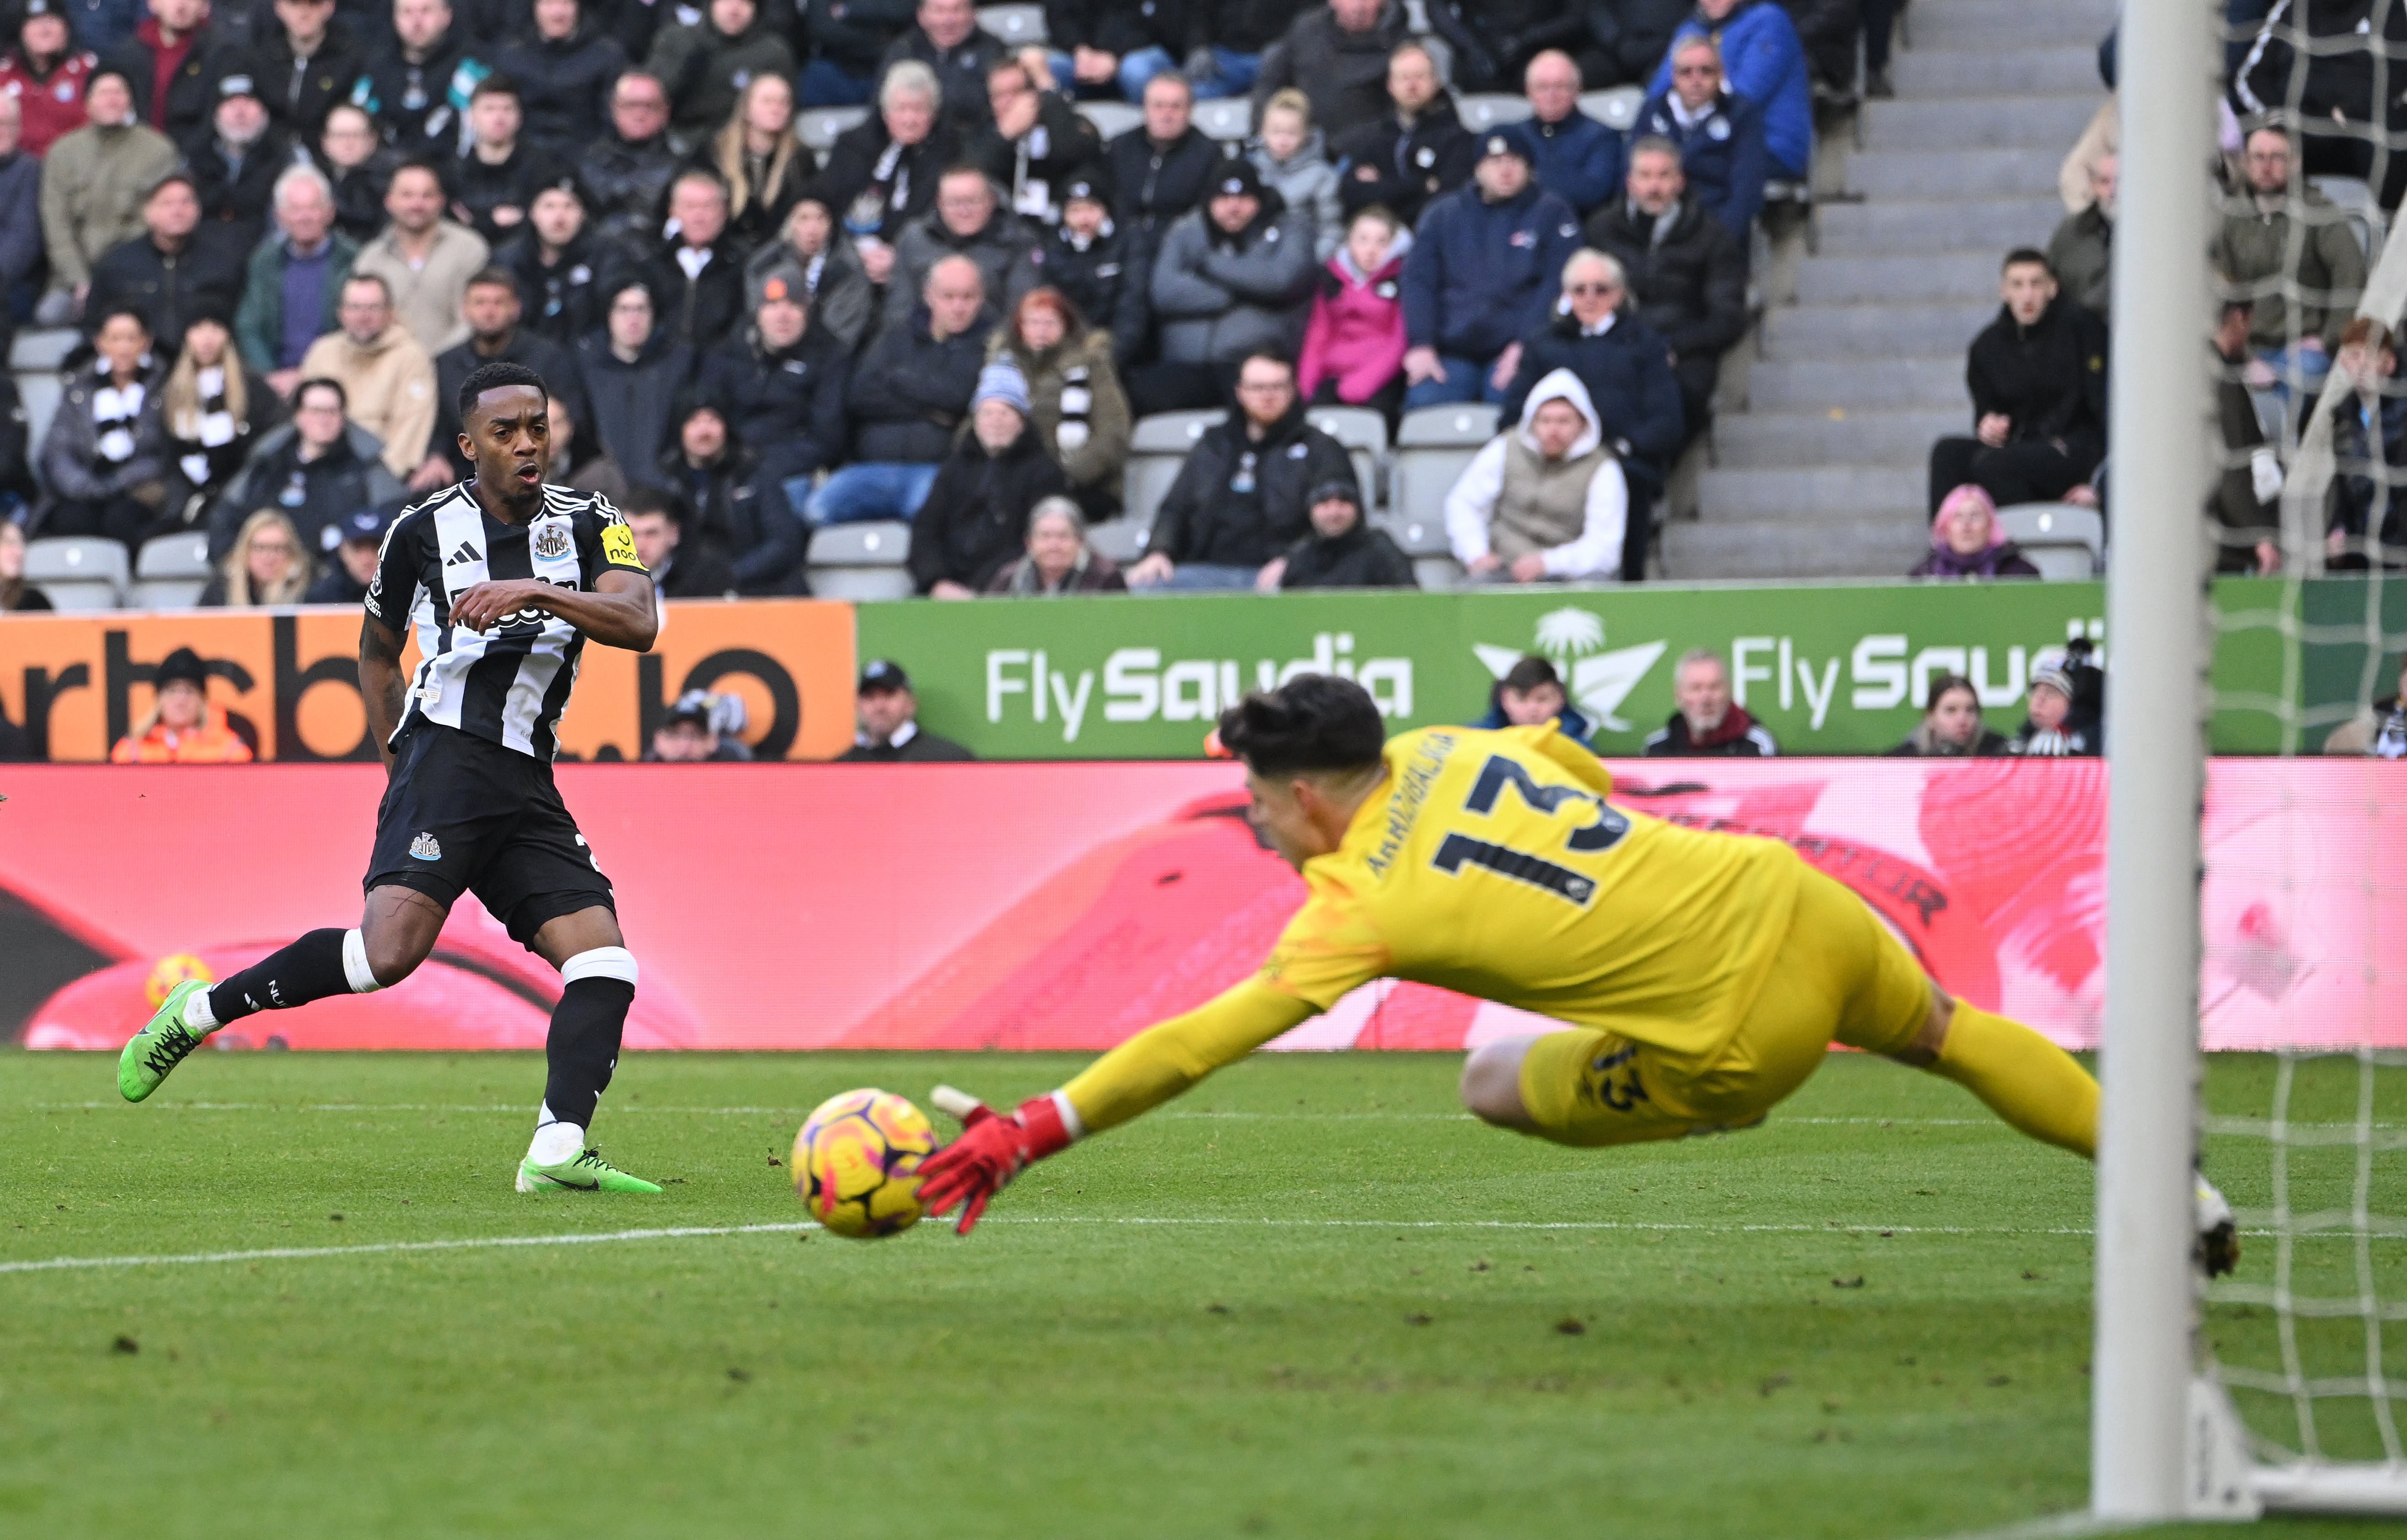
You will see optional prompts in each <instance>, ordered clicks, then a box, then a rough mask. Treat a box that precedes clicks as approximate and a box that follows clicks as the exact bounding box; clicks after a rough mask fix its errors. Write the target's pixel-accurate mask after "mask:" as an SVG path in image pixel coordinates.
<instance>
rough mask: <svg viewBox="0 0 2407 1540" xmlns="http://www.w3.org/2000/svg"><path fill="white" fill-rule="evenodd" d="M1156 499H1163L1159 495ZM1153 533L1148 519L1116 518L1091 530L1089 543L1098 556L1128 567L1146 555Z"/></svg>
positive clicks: (1088, 537)
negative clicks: (1146, 548)
mask: <svg viewBox="0 0 2407 1540" xmlns="http://www.w3.org/2000/svg"><path fill="white" fill-rule="evenodd" d="M1154 501H1156V502H1160V501H1161V499H1160V498H1159V497H1158V496H1157V497H1156V498H1155V500H1154ZM1152 533H1153V526H1152V524H1151V523H1150V522H1149V521H1148V520H1145V519H1137V518H1116V519H1113V520H1111V521H1110V522H1109V523H1107V524H1098V525H1096V526H1095V527H1094V528H1093V529H1091V530H1088V531H1087V544H1090V545H1091V546H1093V547H1094V548H1095V553H1096V554H1097V555H1098V556H1104V557H1109V558H1111V559H1112V560H1113V561H1115V562H1117V563H1118V564H1119V565H1120V566H1122V567H1126V566H1127V565H1129V564H1130V563H1131V562H1132V561H1135V560H1136V559H1137V558H1140V557H1142V556H1144V555H1145V543H1146V540H1147V537H1148V536H1150V535H1151V534H1152Z"/></svg>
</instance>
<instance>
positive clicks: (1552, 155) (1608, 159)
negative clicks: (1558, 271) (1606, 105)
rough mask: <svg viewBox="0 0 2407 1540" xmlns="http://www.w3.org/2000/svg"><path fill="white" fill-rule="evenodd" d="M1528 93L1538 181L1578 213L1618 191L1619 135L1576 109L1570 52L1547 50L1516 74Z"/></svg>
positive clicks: (1575, 81) (1576, 79)
mask: <svg viewBox="0 0 2407 1540" xmlns="http://www.w3.org/2000/svg"><path fill="white" fill-rule="evenodd" d="M1521 89H1522V92H1523V94H1525V95H1527V96H1528V97H1529V98H1530V108H1531V116H1530V120H1529V125H1530V134H1531V148H1532V149H1534V150H1535V151H1536V152H1537V156H1538V164H1537V173H1538V185H1539V186H1540V187H1543V188H1545V190H1546V191H1549V192H1551V193H1553V194H1554V195H1555V196H1556V197H1558V198H1560V199H1561V200H1562V201H1563V202H1565V203H1567V204H1569V205H1572V207H1573V208H1574V209H1576V210H1578V212H1579V213H1580V215H1581V217H1582V218H1586V217H1587V215H1588V211H1589V210H1590V209H1592V208H1595V207H1597V206H1599V205H1602V204H1606V203H1610V202H1612V200H1613V197H1614V194H1616V193H1617V192H1619V191H1621V135H1620V134H1616V133H1614V132H1613V130H1611V129H1609V128H1607V127H1605V126H1604V125H1603V124H1602V123H1600V122H1598V121H1597V120H1595V119H1593V118H1591V117H1589V116H1588V114H1587V113H1585V112H1582V111H1581V110H1580V109H1579V93H1580V71H1579V65H1577V64H1574V63H1573V62H1572V56H1571V55H1570V54H1568V53H1565V52H1563V51H1562V50H1561V49H1547V50H1546V51H1545V52H1544V53H1541V54H1539V55H1538V56H1537V57H1536V58H1535V59H1532V60H1531V61H1530V67H1529V69H1528V70H1527V71H1526V72H1524V73H1523V75H1522V77H1521Z"/></svg>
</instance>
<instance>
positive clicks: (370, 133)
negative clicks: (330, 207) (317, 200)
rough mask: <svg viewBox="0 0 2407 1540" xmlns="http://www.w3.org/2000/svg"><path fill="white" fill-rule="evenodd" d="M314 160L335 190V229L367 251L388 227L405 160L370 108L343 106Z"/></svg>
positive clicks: (331, 114) (330, 115)
mask: <svg viewBox="0 0 2407 1540" xmlns="http://www.w3.org/2000/svg"><path fill="white" fill-rule="evenodd" d="M309 159H310V160H311V161H312V162H315V163H316V165H317V167H318V169H319V170H320V171H321V172H323V173H324V174H325V177H326V185H327V186H329V187H331V188H333V189H334V190H335V229H337V230H339V231H341V232H342V233H344V234H346V235H348V236H349V237H350V238H351V239H352V240H354V241H357V242H358V243H360V244H361V245H363V246H364V245H366V244H367V243H368V242H369V241H371V240H374V239H375V238H376V237H377V234H378V233H381V232H382V231H383V230H384V227H385V224H386V221H387V219H388V216H387V215H386V214H385V211H384V195H385V191H386V190H387V189H388V188H390V187H391V186H392V173H393V168H394V167H395V166H398V165H399V164H400V163H401V157H400V156H399V155H397V154H395V153H394V152H393V151H392V150H391V149H389V148H386V147H385V145H384V142H383V140H382V139H380V138H379V137H378V136H377V126H376V120H375V119H374V118H371V117H370V116H368V113H367V109H366V108H364V107H361V106H354V105H352V104H351V103H349V102H337V103H335V105H334V106H333V107H332V108H330V109H328V111H327V113H326V126H325V128H324V129H323V130H322V131H320V134H319V135H318V144H317V147H316V148H314V149H312V150H311V151H310V153H309Z"/></svg>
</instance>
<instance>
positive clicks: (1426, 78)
mask: <svg viewBox="0 0 2407 1540" xmlns="http://www.w3.org/2000/svg"><path fill="white" fill-rule="evenodd" d="M1388 94H1389V96H1390V97H1391V98H1393V99H1394V102H1395V106H1394V107H1393V108H1392V109H1391V110H1389V111H1388V112H1385V113H1382V114H1381V115H1380V116H1379V117H1378V118H1377V119H1376V120H1374V121H1373V122H1371V123H1369V124H1366V125H1364V126H1363V127H1360V128H1358V129H1356V130H1354V131H1353V132H1352V133H1351V134H1347V135H1346V136H1345V137H1344V138H1342V139H1339V140H1336V141H1333V149H1334V152H1335V153H1336V154H1337V156H1338V157H1339V160H1338V162H1337V197H1338V202H1339V203H1341V204H1343V205H1345V208H1346V218H1347V219H1352V218H1353V217H1354V216H1355V215H1357V214H1360V212H1362V210H1364V209H1366V208H1368V207H1370V206H1371V205H1373V204H1378V205H1382V206H1384V207H1385V208H1386V209H1387V210H1388V211H1389V213H1391V214H1393V215H1395V216H1396V218H1398V219H1402V220H1403V221H1404V223H1405V225H1406V226H1408V227H1409V226H1411V225H1414V224H1417V223H1418V222H1419V220H1420V217H1421V210H1422V209H1423V208H1425V207H1427V206H1428V205H1429V201H1430V200H1431V198H1433V197H1435V196H1437V194H1439V193H1441V192H1451V191H1454V190H1455V189H1456V188H1458V187H1460V186H1461V185H1462V184H1463V183H1465V182H1467V181H1469V180H1471V173H1472V170H1473V168H1474V166H1476V165H1477V164H1478V163H1479V140H1478V139H1477V137H1476V136H1474V134H1472V133H1471V131H1470V130H1468V129H1466V128H1464V127H1463V126H1462V120H1461V119H1460V118H1459V117H1457V116H1456V114H1455V109H1454V98H1453V97H1451V96H1449V95H1447V94H1446V90H1445V88H1444V87H1442V86H1440V85H1439V84H1438V77H1437V64H1436V62H1435V61H1433V60H1432V59H1431V57H1430V55H1429V50H1428V49H1424V48H1421V47H1418V46H1417V45H1413V46H1407V47H1404V48H1400V49H1397V50H1396V52H1395V55H1394V57H1393V58H1391V59H1389V61H1388Z"/></svg>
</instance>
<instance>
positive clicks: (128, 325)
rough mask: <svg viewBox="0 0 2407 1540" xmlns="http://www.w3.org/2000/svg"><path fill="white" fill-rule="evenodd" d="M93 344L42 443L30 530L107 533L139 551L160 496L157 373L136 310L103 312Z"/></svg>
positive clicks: (163, 472) (161, 427) (162, 433)
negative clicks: (92, 354)
mask: <svg viewBox="0 0 2407 1540" xmlns="http://www.w3.org/2000/svg"><path fill="white" fill-rule="evenodd" d="M92 340H93V349H94V350H95V351H96V352H97V353H98V355H99V356H98V357H97V358H96V359H95V360H93V363H92V364H90V365H89V366H87V367H85V368H82V369H78V370H74V371H72V372H70V373H69V374H68V375H67V380H66V389H65V391H64V395H63V397H62V398H61V400H60V402H59V409H58V414H57V416H55V417H52V418H51V419H50V432H49V433H48V434H47V435H46V436H45V437H44V438H43V440H42V485H43V486H44V487H48V488H49V490H50V502H49V503H48V505H47V506H46V507H44V508H41V509H37V510H36V512H35V515H34V521H33V530H34V532H35V533H36V534H41V535H106V536H107V537H108V538H110V539H112V540H121V541H123V542H124V543H125V544H126V547H127V548H128V549H129V550H131V549H139V548H140V546H141V544H142V542H143V540H144V539H145V538H146V537H147V536H148V535H149V534H150V532H151V529H152V526H154V525H155V524H157V523H158V521H159V517H160V515H161V513H162V511H163V509H164V504H165V502H166V496H167V487H166V476H167V430H166V426H165V423H164V418H163V417H162V416H161V412H160V401H159V386H160V383H161V379H160V377H161V375H162V374H163V373H164V371H162V370H161V369H160V368H159V366H158V364H157V362H156V360H153V359H152V358H151V356H150V328H149V327H148V326H146V325H144V324H143V321H142V316H141V313H140V312H139V311H136V310H133V309H119V310H113V311H110V312H109V313H108V314H107V315H106V316H103V317H102V318H101V320H100V327H99V329H98V330H97V331H96V332H93V339H92Z"/></svg>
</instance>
